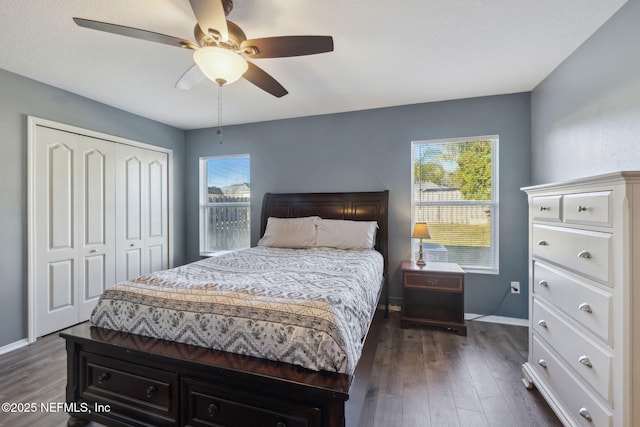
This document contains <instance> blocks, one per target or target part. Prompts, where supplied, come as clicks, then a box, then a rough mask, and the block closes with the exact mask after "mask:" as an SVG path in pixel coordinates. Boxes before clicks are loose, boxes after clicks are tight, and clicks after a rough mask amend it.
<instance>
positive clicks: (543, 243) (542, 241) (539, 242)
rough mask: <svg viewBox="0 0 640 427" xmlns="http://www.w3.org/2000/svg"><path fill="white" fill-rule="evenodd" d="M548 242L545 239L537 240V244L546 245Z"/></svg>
mask: <svg viewBox="0 0 640 427" xmlns="http://www.w3.org/2000/svg"><path fill="white" fill-rule="evenodd" d="M548 245H549V243H547V241H546V240H538V246H548Z"/></svg>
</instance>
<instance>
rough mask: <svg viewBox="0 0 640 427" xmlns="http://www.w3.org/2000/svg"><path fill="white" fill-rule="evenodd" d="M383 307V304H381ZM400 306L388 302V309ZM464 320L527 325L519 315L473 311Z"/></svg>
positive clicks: (527, 321)
mask: <svg viewBox="0 0 640 427" xmlns="http://www.w3.org/2000/svg"><path fill="white" fill-rule="evenodd" d="M381 307H384V306H381ZM400 310H401V307H400V306H399V305H392V304H389V311H400ZM464 320H476V321H478V322H489V323H501V324H503V325H516V326H529V320H528V319H521V318H519V317H506V316H493V315H488V316H486V315H484V314H475V313H465V314H464Z"/></svg>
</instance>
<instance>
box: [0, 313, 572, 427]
mask: <svg viewBox="0 0 640 427" xmlns="http://www.w3.org/2000/svg"><path fill="white" fill-rule="evenodd" d="M467 325H468V332H467V334H468V335H467V336H466V337H462V336H458V335H456V334H454V333H452V332H449V331H446V330H443V329H438V328H430V327H424V326H420V327H414V328H409V329H400V320H399V313H394V312H392V313H391V314H390V317H389V320H388V321H387V322H386V324H385V325H384V326H383V330H382V333H381V336H380V342H379V343H378V349H377V353H376V361H375V366H374V372H373V374H372V380H371V384H370V386H369V390H368V392H367V397H366V402H365V409H364V413H363V414H362V420H361V423H360V427H374V426H380V427H400V426H405V427H419V426H433V427H444V426H474V427H475V426H505V427H513V426H526V427H529V426H560V425H561V424H560V422H559V421H558V419H557V418H556V417H555V415H554V414H553V412H552V411H551V410H550V409H549V407H548V406H547V404H546V402H545V401H544V399H542V396H540V394H539V393H538V392H537V391H536V390H535V389H534V390H531V391H529V390H526V389H525V388H524V386H523V385H522V382H521V378H522V374H521V370H520V366H521V364H522V363H523V362H524V361H525V360H526V357H527V345H528V343H527V330H526V328H524V327H521V326H507V325H499V324H494V323H486V322H479V321H473V322H467ZM65 385H66V354H65V349H64V340H63V339H62V338H59V337H58V335H57V334H51V335H49V336H46V337H43V338H40V339H38V341H37V342H35V343H34V344H32V345H29V346H27V347H24V348H21V349H18V350H15V351H13V352H11V353H8V354H4V355H2V356H0V402H13V403H36V404H37V405H38V408H37V409H38V410H37V411H36V412H34V413H31V414H28V413H6V412H1V411H0V425H1V426H7V427H9V426H42V427H62V426H66V421H67V415H66V413H64V412H63V411H59V412H56V411H51V410H49V411H41V410H40V409H41V408H40V407H39V405H40V403H41V402H44V403H48V402H53V403H54V404H55V403H56V402H64V388H65Z"/></svg>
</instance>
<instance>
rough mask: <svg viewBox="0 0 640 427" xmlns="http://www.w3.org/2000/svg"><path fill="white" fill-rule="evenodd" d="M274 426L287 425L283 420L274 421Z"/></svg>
mask: <svg viewBox="0 0 640 427" xmlns="http://www.w3.org/2000/svg"><path fill="white" fill-rule="evenodd" d="M276 427H287V423H285V422H284V421H278V422H277V423H276Z"/></svg>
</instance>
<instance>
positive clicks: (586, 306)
mask: <svg viewBox="0 0 640 427" xmlns="http://www.w3.org/2000/svg"><path fill="white" fill-rule="evenodd" d="M578 308H579V309H580V310H582V311H584V312H585V313H593V310H591V306H590V305H589V304H587V303H586V302H583V303H582V304H580V305H579V306H578Z"/></svg>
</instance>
